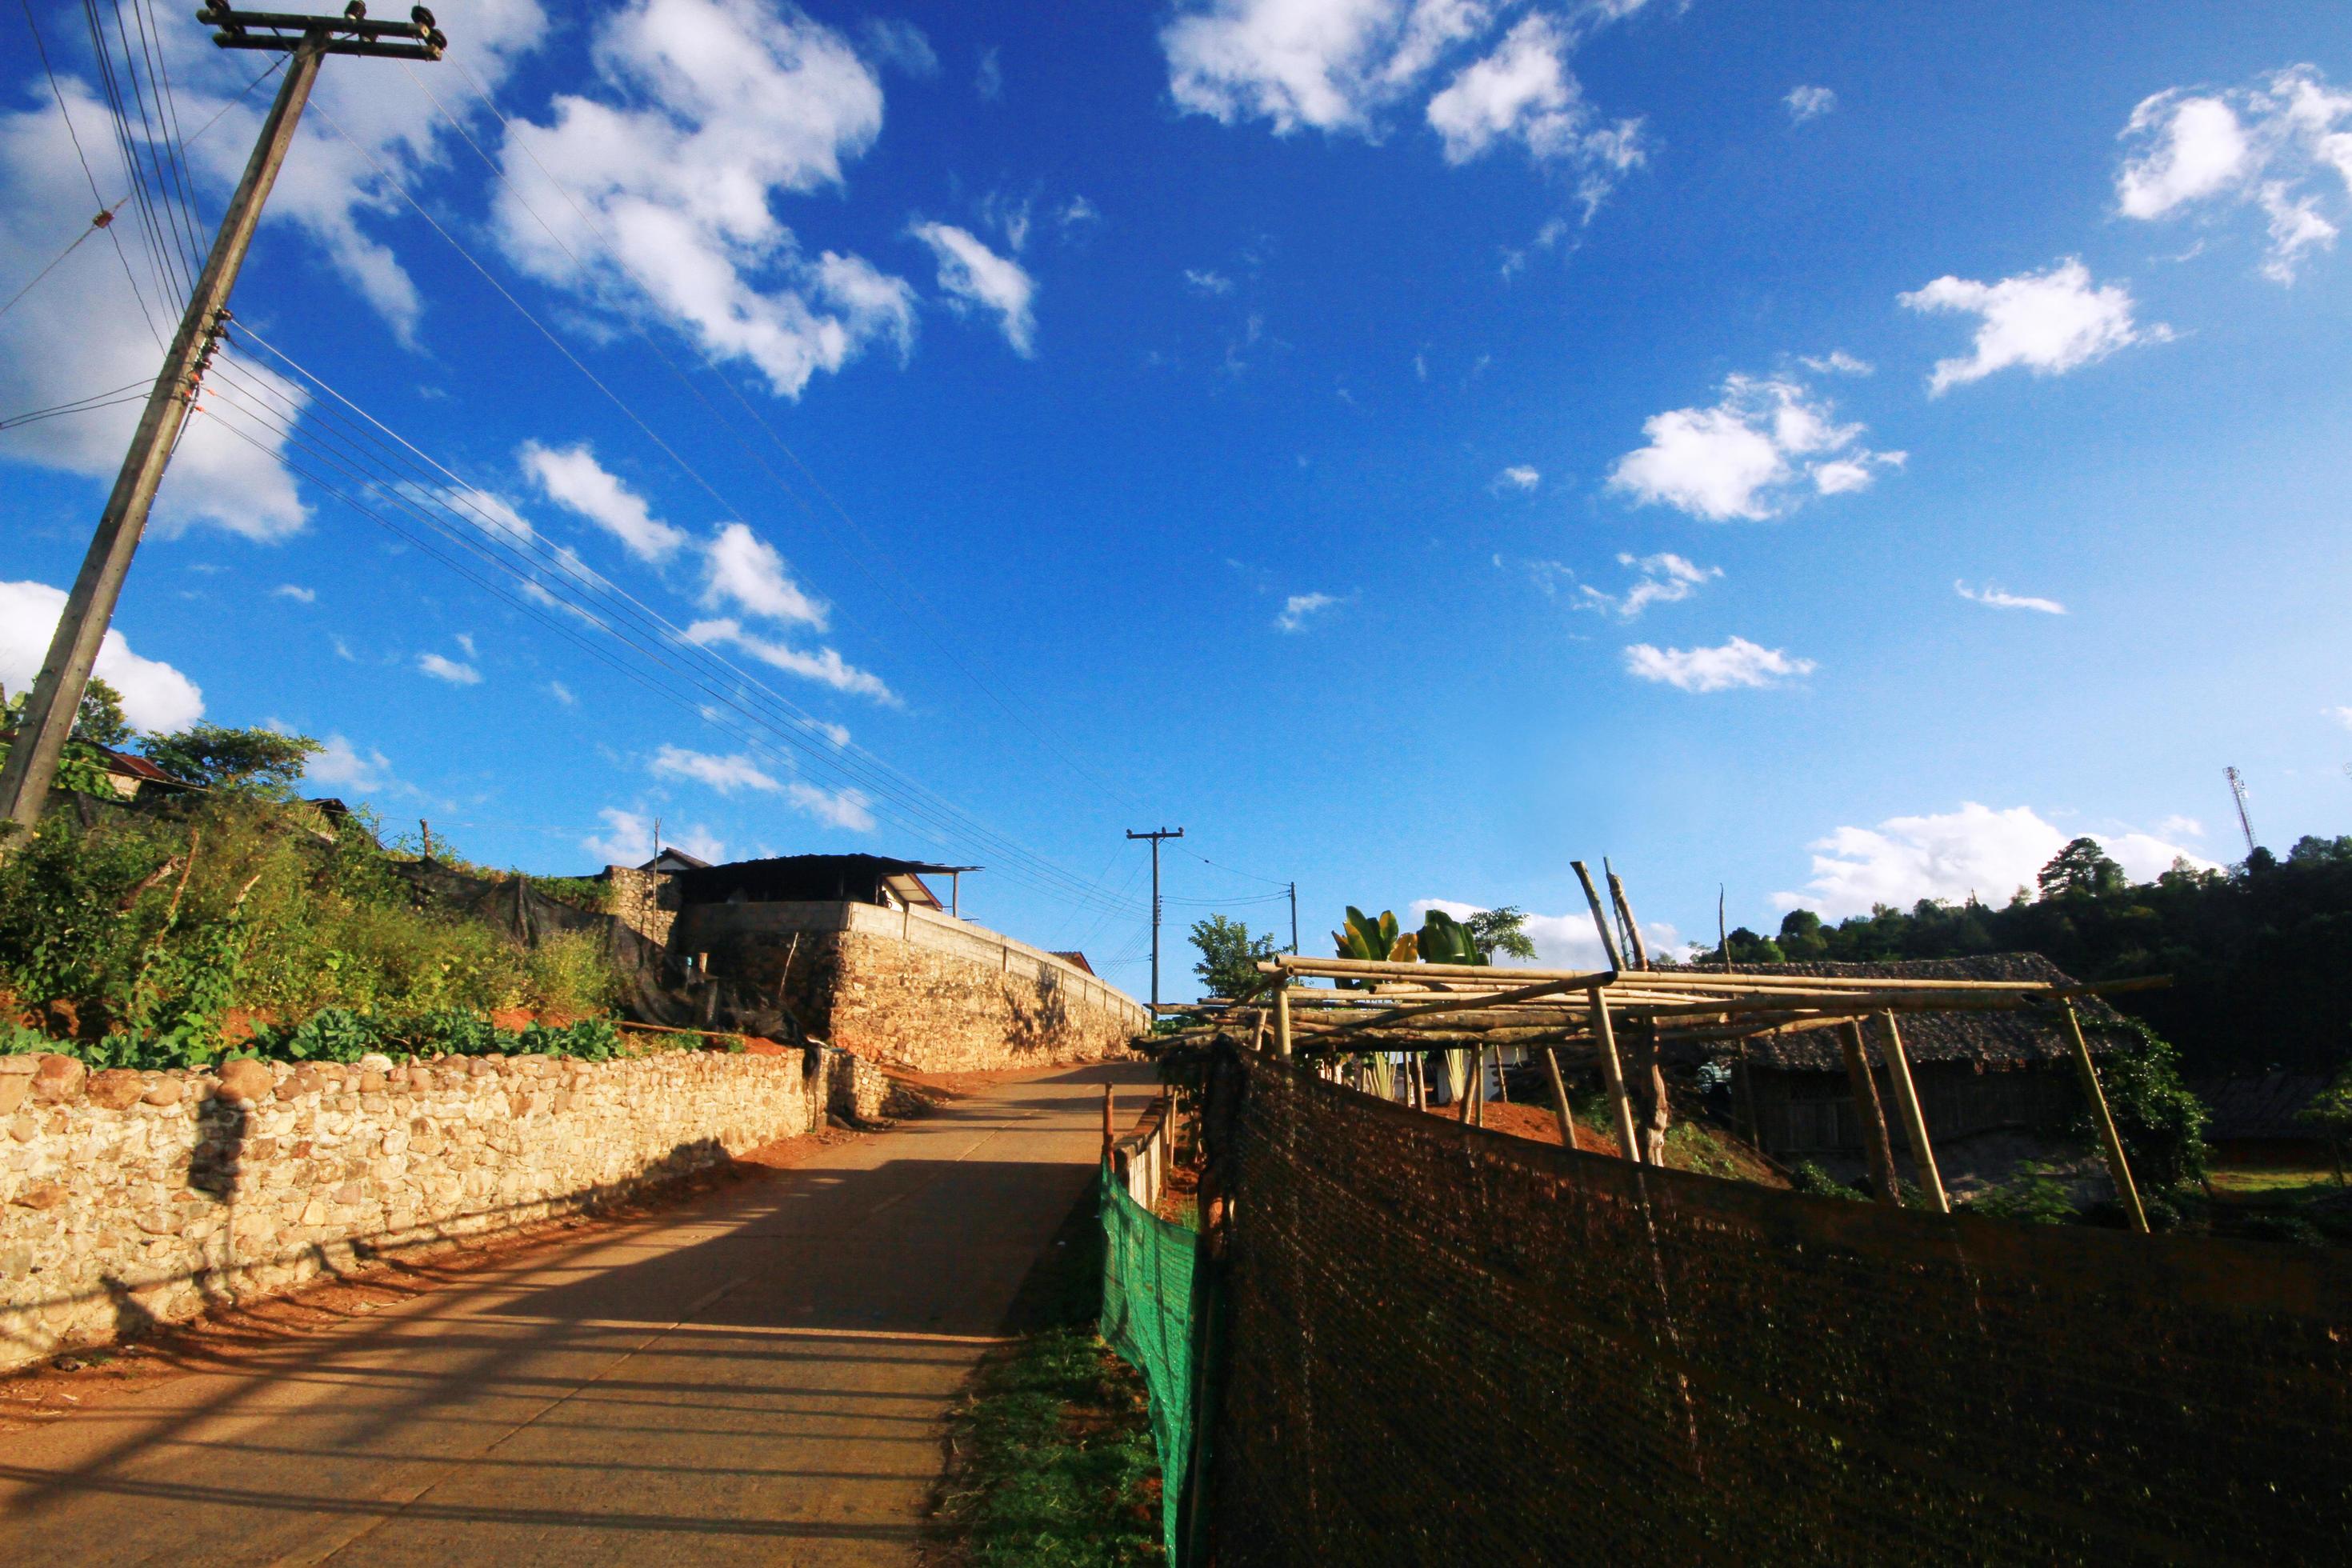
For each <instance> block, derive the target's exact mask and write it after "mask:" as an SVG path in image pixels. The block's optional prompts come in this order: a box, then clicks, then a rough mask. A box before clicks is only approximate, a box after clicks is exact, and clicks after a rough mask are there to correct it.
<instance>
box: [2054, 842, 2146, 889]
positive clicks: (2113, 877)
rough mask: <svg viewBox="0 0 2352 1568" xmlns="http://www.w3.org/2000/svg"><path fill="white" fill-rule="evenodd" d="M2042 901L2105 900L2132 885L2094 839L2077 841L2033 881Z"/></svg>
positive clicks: (2122, 869) (2061, 851)
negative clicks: (2040, 893) (2038, 886)
mask: <svg viewBox="0 0 2352 1568" xmlns="http://www.w3.org/2000/svg"><path fill="white" fill-rule="evenodd" d="M2035 880H2036V881H2037V882H2039V883H2040V884H2041V887H2042V897H2043V898H2045V899H2104V898H2107V897H2109V896H2111V895H2113V894H2116V893H2120V892H2122V891H2123V890H2124V889H2126V888H2127V887H2129V886H2130V885H2131V881H2130V879H2128V878H2126V876H2125V875H2124V868H2122V867H2121V866H2118V865H2116V863H2115V862H2114V861H2113V860H2110V859H2108V858H2107V855H2106V851H2105V850H2104V849H2101V848H2100V847H2099V841H2098V840H2097V839H2095V838H2077V839H2075V840H2074V842H2073V843H2071V844H2069V845H2067V846H2066V847H2065V848H2063V849H2061V850H2060V851H2058V853H2057V854H2055V855H2053V856H2052V857H2051V858H2050V864H2048V865H2047V866H2044V867H2042V872H2041V875H2040V876H2038V877H2037V878H2035Z"/></svg>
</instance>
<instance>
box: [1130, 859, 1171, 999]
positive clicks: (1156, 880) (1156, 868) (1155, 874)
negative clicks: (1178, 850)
mask: <svg viewBox="0 0 2352 1568" xmlns="http://www.w3.org/2000/svg"><path fill="white" fill-rule="evenodd" d="M1127 836H1128V837H1129V838H1149V839H1150V840H1151V1016H1153V1017H1155V1018H1157V1017H1158V1016H1160V840H1161V839H1163V838H1181V837H1184V830H1183V829H1182V828H1181V827H1163V828H1161V829H1160V831H1159V832H1157V833H1138V832H1135V831H1134V830H1133V829H1131V828H1130V829H1129V832H1128V835H1127Z"/></svg>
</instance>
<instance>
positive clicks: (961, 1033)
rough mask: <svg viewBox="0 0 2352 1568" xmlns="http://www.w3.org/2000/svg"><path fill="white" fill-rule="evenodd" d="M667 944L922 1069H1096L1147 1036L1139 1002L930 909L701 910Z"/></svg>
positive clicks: (820, 1026)
mask: <svg viewBox="0 0 2352 1568" xmlns="http://www.w3.org/2000/svg"><path fill="white" fill-rule="evenodd" d="M672 945H673V947H674V948H675V949H677V951H680V952H705V953H708V954H709V960H710V971H711V973H713V974H716V975H719V976H722V977H726V978H730V979H735V980H740V981H744V982H747V983H750V984H756V985H760V986H762V987H772V988H773V989H774V991H775V993H776V994H779V995H781V996H782V998H783V999H784V1001H785V1003H786V1005H788V1006H790V1007H791V1008H792V1010H793V1013H794V1014H795V1016H798V1017H799V1019H800V1021H801V1024H802V1026H803V1027H804V1028H806V1029H807V1030H808V1031H809V1033H810V1034H812V1035H814V1036H815V1037H818V1038H819V1039H822V1040H825V1041H827V1042H828V1043H830V1044H832V1045H834V1046H835V1047H840V1048H841V1049H844V1050H849V1051H855V1052H856V1053H857V1054H858V1055H860V1056H863V1057H868V1058H874V1059H876V1060H880V1061H887V1062H892V1063H895V1064H898V1065H899V1066H902V1067H907V1068H912V1069H914V1070H916V1071H919V1072H972V1071H982V1070H986V1069H991V1068H1009V1067H1026V1066H1037V1065H1045V1064H1050V1063H1058V1062H1074V1061H1094V1060H1099V1059H1100V1058H1104V1057H1108V1056H1115V1055H1118V1054H1120V1053H1122V1052H1123V1051H1124V1050H1125V1049H1126V1048H1127V1045H1128V1042H1129V1041H1130V1040H1132V1039H1133V1038H1134V1037H1136V1036H1137V1035H1139V1034H1141V1033H1143V1032H1144V1031H1145V1030H1146V1029H1147V1028H1149V1027H1150V1014H1149V1013H1148V1012H1147V1011H1146V1010H1145V1008H1144V1006H1143V1005H1142V1004H1141V1003H1139V1002H1138V1001H1136V1000H1135V999H1134V998H1133V997H1131V996H1129V995H1128V994H1126V993H1125V992H1123V991H1120V990H1119V989H1118V988H1117V987H1116V986H1112V985H1108V984H1104V983H1103V981H1102V980H1100V979H1099V978H1097V976H1095V975H1092V974H1088V973H1087V972H1086V971H1084V970H1082V969H1079V968H1078V967H1077V966H1076V965H1075V964H1072V963H1066V962H1065V961H1063V960H1061V959H1058V958H1055V957H1054V956H1053V955H1052V954H1051V953H1048V952H1042V951H1041V950H1039V949H1037V948H1034V947H1031V946H1029V945H1028V944H1026V943H1025V942H1015V941H1013V939H1012V938H1010V937H1007V936H1003V935H1001V934H999V933H998V932H996V931H990V930H988V929H987V928H986V927H984V926H978V925H974V924H972V923H971V921H961V920H957V919H955V918H954V917H952V916H950V915H944V914H938V913H934V912H933V911H931V910H919V909H897V910H886V909H883V908H881V907H880V906H878V905H875V904H858V903H740V904H698V905H694V906H692V907H690V908H688V909H686V910H682V911H680V913H679V915H678V920H677V928H676V930H675V931H674V932H673V942H672Z"/></svg>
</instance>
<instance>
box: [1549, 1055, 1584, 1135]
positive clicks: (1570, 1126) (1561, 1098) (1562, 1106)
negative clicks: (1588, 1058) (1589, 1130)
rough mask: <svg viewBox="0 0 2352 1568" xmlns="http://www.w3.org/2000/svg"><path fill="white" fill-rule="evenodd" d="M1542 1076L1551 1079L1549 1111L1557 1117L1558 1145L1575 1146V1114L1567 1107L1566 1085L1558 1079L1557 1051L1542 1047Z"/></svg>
mask: <svg viewBox="0 0 2352 1568" xmlns="http://www.w3.org/2000/svg"><path fill="white" fill-rule="evenodd" d="M1543 1057H1544V1077H1545V1078H1547V1079H1550V1080H1551V1113H1552V1114H1553V1115H1554V1116H1557V1117H1559V1146H1560V1147H1561V1148H1563V1149H1570V1150H1573V1149H1574V1148H1575V1147H1576V1115H1575V1113H1574V1112H1573V1111H1571V1110H1569V1108H1568V1085H1566V1084H1565V1083H1562V1082H1561V1081H1560V1077H1559V1052H1558V1051H1557V1050H1554V1049H1553V1048H1552V1047H1549V1046H1546V1047H1544V1054H1543Z"/></svg>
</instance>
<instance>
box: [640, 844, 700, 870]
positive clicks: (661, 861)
mask: <svg viewBox="0 0 2352 1568" xmlns="http://www.w3.org/2000/svg"><path fill="white" fill-rule="evenodd" d="M637 869H638V870H640V871H708V870H709V869H710V862H709V861H708V860H702V859H698V858H696V857H694V856H692V855H689V854H688V853H687V852H686V851H685V850H683V849H680V848H678V847H677V846H676V845H670V846H667V847H664V848H663V849H662V850H660V851H659V852H658V853H656V855H655V856H654V858H652V859H650V860H648V861H646V863H645V864H644V865H642V866H640V867H638V868H637Z"/></svg>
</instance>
